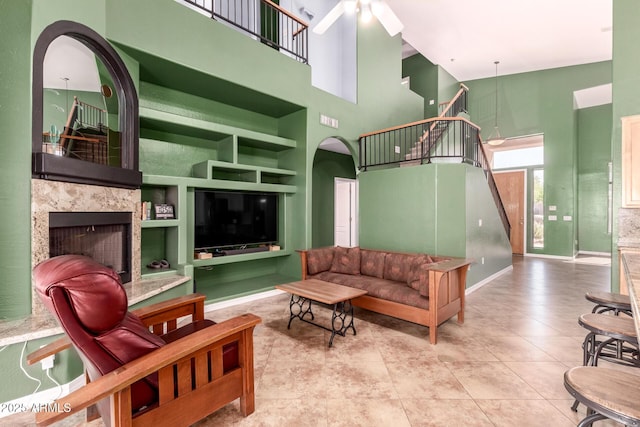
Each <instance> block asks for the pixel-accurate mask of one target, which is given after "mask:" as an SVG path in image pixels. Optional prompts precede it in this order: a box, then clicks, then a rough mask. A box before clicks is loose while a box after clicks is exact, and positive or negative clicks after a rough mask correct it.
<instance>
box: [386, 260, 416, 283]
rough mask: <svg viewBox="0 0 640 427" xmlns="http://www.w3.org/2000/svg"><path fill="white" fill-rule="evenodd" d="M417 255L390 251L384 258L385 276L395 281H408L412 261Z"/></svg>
mask: <svg viewBox="0 0 640 427" xmlns="http://www.w3.org/2000/svg"><path fill="white" fill-rule="evenodd" d="M415 257H416V255H411V254H397V253H388V254H387V256H386V257H385V258H384V274H383V278H384V279H388V280H393V281H394V282H404V283H407V281H408V280H409V270H410V269H411V262H412V261H413V259H414V258H415Z"/></svg>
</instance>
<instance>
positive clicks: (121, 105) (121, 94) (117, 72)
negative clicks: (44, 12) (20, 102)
mask: <svg viewBox="0 0 640 427" xmlns="http://www.w3.org/2000/svg"><path fill="white" fill-rule="evenodd" d="M32 146H33V170H32V172H33V175H34V177H35V178H42V179H51V180H57V181H68V182H76V183H86V184H95V185H107V186H116V187H126V188H137V187H139V186H140V183H141V176H142V175H141V173H140V172H139V171H138V98H137V93H136V90H135V86H134V84H133V80H132V79H131V76H130V75H129V73H128V71H127V68H126V66H125V65H124V62H123V61H122V59H121V58H120V56H119V55H118V54H117V52H116V51H115V50H114V49H113V47H112V46H111V45H110V44H109V43H108V42H107V41H106V40H104V39H103V38H102V37H101V36H100V35H99V34H97V33H96V32H95V31H93V30H91V29H90V28H88V27H86V26H84V25H82V24H79V23H76V22H71V21H58V22H55V23H53V24H51V25H49V26H48V27H47V28H45V30H44V31H43V32H42V34H41V35H40V37H39V38H38V40H37V42H36V46H35V48H34V62H33V129H32Z"/></svg>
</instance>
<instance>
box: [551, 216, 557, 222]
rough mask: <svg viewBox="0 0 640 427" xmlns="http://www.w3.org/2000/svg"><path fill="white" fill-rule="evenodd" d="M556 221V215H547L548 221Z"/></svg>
mask: <svg viewBox="0 0 640 427" xmlns="http://www.w3.org/2000/svg"><path fill="white" fill-rule="evenodd" d="M557 220H558V216H557V215H549V221H557Z"/></svg>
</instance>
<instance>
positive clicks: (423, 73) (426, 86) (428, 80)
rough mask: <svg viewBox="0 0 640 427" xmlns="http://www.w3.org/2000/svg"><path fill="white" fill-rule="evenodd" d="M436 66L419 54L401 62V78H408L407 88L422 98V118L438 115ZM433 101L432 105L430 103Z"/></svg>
mask: <svg viewBox="0 0 640 427" xmlns="http://www.w3.org/2000/svg"><path fill="white" fill-rule="evenodd" d="M439 68H440V67H438V66H436V65H434V64H433V63H431V61H429V60H428V59H427V58H425V57H424V56H422V55H420V54H419V53H417V54H415V55H412V56H410V57H408V58H406V59H404V60H403V61H402V76H403V77H407V76H408V77H410V79H409V88H410V89H411V90H412V91H414V92H415V93H417V94H418V95H420V96H422V97H423V98H424V118H425V119H426V118H429V117H436V116H437V115H438V96H439V93H438V71H439ZM431 100H433V104H430V101H431Z"/></svg>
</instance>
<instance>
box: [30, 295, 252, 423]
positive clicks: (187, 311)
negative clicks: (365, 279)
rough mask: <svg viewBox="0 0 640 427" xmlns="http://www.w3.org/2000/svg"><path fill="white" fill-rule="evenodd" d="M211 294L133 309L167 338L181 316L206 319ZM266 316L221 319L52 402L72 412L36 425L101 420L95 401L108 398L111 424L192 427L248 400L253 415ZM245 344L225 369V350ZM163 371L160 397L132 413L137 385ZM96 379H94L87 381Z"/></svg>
mask: <svg viewBox="0 0 640 427" xmlns="http://www.w3.org/2000/svg"><path fill="white" fill-rule="evenodd" d="M204 300H205V296H204V295H201V294H193V295H188V296H183V297H178V298H175V299H172V300H168V301H164V302H160V303H157V304H153V305H150V306H148V307H143V308H140V309H138V310H134V311H133V314H135V315H136V316H138V317H139V318H140V320H141V321H142V322H143V323H144V324H145V325H146V326H147V327H149V328H150V329H151V330H152V331H153V333H154V334H156V335H161V334H163V333H166V332H169V331H171V330H174V329H176V328H177V323H178V319H179V318H181V317H183V316H191V317H192V319H193V320H194V321H195V320H201V319H203V318H204ZM260 322H261V319H260V318H259V317H258V316H255V315H253V314H244V315H241V316H237V317H234V318H232V319H229V320H226V321H224V322H220V323H217V324H215V325H213V326H210V327H207V328H205V329H202V330H200V331H197V332H194V333H192V334H190V335H187V336H185V337H183V338H180V339H178V340H176V341H174V342H171V343H169V344H167V345H165V346H163V347H161V348H159V349H157V350H155V351H153V352H151V353H149V354H147V355H145V356H143V357H140V358H138V359H136V360H134V361H131V362H129V363H127V364H125V365H123V366H122V367H120V368H118V369H116V370H114V371H112V372H110V373H108V374H106V375H104V376H102V377H100V378H99V379H97V380H96V381H93V382H88V383H87V384H86V385H85V386H83V387H81V388H80V389H78V390H76V391H74V392H72V393H70V394H68V395H66V396H64V397H61V398H59V399H57V400H56V402H55V403H57V405H52V407H54V408H55V407H57V408H65V410H66V409H69V411H68V412H41V413H38V414H36V423H37V424H38V425H42V426H46V425H50V424H52V423H54V422H57V421H60V420H62V419H64V418H66V417H68V416H69V415H72V414H74V413H77V412H79V411H81V410H83V409H85V408H87V419H88V420H91V419H95V418H97V417H98V414H97V411H96V410H95V406H94V405H95V403H96V402H98V401H100V400H102V399H105V398H108V399H109V401H110V405H109V406H110V414H109V418H110V419H109V420H105V419H104V418H106V417H104V416H103V420H104V421H105V424H106V425H111V426H137V425H139V426H149V425H158V426H159V425H168V426H188V425H191V424H193V423H194V422H196V421H198V420H200V419H202V418H204V417H206V416H207V415H209V414H211V413H213V412H215V411H216V410H217V409H219V408H221V407H223V406H224V405H226V404H227V403H229V402H231V401H233V400H235V399H237V398H240V411H241V412H242V415H244V416H247V415H249V414H251V413H253V411H254V409H255V397H254V388H253V329H254V328H255V326H256V325H257V324H259V323H260ZM232 342H237V344H238V367H237V368H235V369H232V370H230V371H228V372H223V363H222V354H223V353H222V348H223V346H225V345H227V344H229V343H232ZM71 346H72V344H71V341H70V340H69V338H68V337H66V336H65V337H62V338H59V339H57V340H55V341H53V342H51V343H50V344H48V345H47V346H45V347H43V348H41V349H39V350H37V351H35V352H33V353H31V354H30V355H28V356H27V363H28V364H30V365H32V364H34V363H37V362H39V361H40V360H42V359H44V358H45V357H47V356H49V355H52V354H56V353H58V352H60V351H62V350H65V349H67V348H69V347H71ZM154 372H157V374H158V385H159V387H158V395H159V399H158V400H159V402H158V403H157V404H156V405H154V406H153V407H151V408H149V409H146V410H144V411H141V412H140V413H138V414H136V415H135V416H132V413H131V411H132V409H131V385H132V384H133V383H135V382H136V381H139V380H141V379H143V378H145V377H147V376H148V375H150V374H152V373H154ZM87 381H88V380H87Z"/></svg>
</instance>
